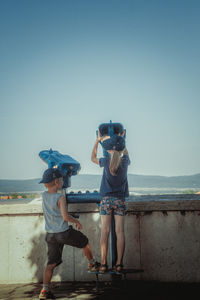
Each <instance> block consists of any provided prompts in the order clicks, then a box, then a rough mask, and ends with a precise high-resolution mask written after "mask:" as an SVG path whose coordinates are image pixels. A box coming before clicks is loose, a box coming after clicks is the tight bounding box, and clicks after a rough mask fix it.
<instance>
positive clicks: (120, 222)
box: [115, 215, 125, 265]
mask: <svg viewBox="0 0 200 300" xmlns="http://www.w3.org/2000/svg"><path fill="white" fill-rule="evenodd" d="M115 232H116V237H117V261H116V265H120V264H121V263H122V259H123V255H124V249H125V235H124V217H123V216H118V215H115Z"/></svg>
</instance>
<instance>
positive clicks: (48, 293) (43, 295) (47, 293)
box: [39, 290, 56, 300]
mask: <svg viewBox="0 0 200 300" xmlns="http://www.w3.org/2000/svg"><path fill="white" fill-rule="evenodd" d="M39 299H41V300H45V299H56V297H55V296H54V294H52V292H51V291H45V290H41V292H40V295H39Z"/></svg>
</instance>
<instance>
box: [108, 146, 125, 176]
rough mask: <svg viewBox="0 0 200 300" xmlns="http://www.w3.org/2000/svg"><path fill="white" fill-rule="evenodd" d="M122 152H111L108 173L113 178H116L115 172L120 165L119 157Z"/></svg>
mask: <svg viewBox="0 0 200 300" xmlns="http://www.w3.org/2000/svg"><path fill="white" fill-rule="evenodd" d="M122 152H123V151H116V150H113V151H112V153H111V159H110V165H109V170H110V173H111V174H112V175H113V176H116V175H117V174H116V172H117V170H118V168H119V165H120V162H121V158H122V157H121V155H122Z"/></svg>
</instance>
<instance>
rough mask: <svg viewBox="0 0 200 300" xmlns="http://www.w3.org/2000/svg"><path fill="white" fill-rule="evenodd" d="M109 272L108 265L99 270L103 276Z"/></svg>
mask: <svg viewBox="0 0 200 300" xmlns="http://www.w3.org/2000/svg"><path fill="white" fill-rule="evenodd" d="M107 271H108V265H107V264H101V266H100V268H99V273H101V274H103V273H105V272H107Z"/></svg>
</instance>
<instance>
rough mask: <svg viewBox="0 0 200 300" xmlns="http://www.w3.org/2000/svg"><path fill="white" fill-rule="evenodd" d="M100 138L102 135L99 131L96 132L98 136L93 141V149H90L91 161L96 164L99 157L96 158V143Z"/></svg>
mask: <svg viewBox="0 0 200 300" xmlns="http://www.w3.org/2000/svg"><path fill="white" fill-rule="evenodd" d="M101 140H102V137H101V136H100V133H99V132H98V137H97V139H96V141H95V144H94V147H93V150H92V155H91V161H92V162H93V163H95V164H97V165H99V159H98V158H97V151H98V144H99V142H100V141H101Z"/></svg>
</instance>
